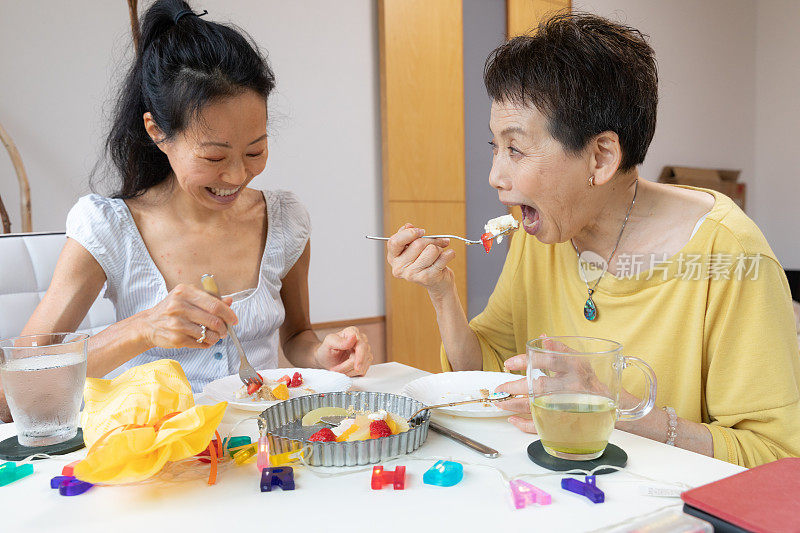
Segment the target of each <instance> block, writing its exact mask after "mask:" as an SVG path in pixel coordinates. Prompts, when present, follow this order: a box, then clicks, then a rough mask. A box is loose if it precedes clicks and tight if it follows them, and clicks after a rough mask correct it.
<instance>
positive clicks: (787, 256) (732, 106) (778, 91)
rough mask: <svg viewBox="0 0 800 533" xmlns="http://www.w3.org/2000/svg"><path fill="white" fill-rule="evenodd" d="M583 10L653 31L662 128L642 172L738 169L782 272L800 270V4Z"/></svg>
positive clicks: (715, 2) (593, 4)
mask: <svg viewBox="0 0 800 533" xmlns="http://www.w3.org/2000/svg"><path fill="white" fill-rule="evenodd" d="M575 7H576V9H584V10H587V11H592V12H595V13H598V14H601V15H604V16H609V17H612V18H615V19H617V20H622V21H624V22H627V23H628V24H631V25H633V26H635V27H637V28H639V29H641V30H642V31H643V32H645V33H648V34H649V35H650V37H651V39H652V40H651V43H652V45H653V48H654V49H655V51H656V56H657V58H658V66H659V74H660V77H661V79H660V91H661V102H660V103H659V110H658V113H659V116H658V129H657V130H656V136H655V138H654V140H653V144H652V146H651V148H650V152H649V154H648V156H647V160H646V161H645V163H644V165H643V166H642V169H641V172H642V175H643V176H644V177H646V178H648V179H656V178H657V177H658V174H659V172H660V171H661V168H662V167H663V166H664V165H667V164H672V163H676V164H682V165H687V166H708V167H720V168H738V169H741V170H742V178H741V179H742V180H743V181H745V182H746V183H747V184H748V193H747V194H748V198H747V210H748V214H749V215H750V216H751V217H752V218H753V219H754V220H755V221H756V223H757V224H758V225H759V227H761V229H762V231H763V232H764V234H765V235H766V237H767V240H768V241H769V242H770V245H771V246H772V248H773V250H774V251H775V253H776V255H777V256H778V259H779V260H780V261H781V262H782V263H783V265H784V267H785V268H789V269H800V242H798V239H797V229H798V228H800V209H798V201H799V200H800V170H798V166H797V164H796V163H795V161H794V153H795V151H796V150H794V148H793V145H794V144H795V142H796V141H795V140H796V139H797V138H798V137H800V97H798V94H799V93H798V87H800V62H799V61H798V50H800V34H799V33H798V32H797V27H798V25H800V2H797V1H796V0H758V1H755V0H703V1H702V2H698V1H695V0H669V1H662V0H584V1H577V2H575Z"/></svg>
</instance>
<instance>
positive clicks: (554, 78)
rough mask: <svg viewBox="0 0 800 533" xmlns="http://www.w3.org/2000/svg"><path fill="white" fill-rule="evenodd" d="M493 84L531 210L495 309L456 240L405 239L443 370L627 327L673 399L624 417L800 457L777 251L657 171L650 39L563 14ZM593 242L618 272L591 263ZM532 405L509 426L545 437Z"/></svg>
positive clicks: (759, 454) (742, 454)
mask: <svg viewBox="0 0 800 533" xmlns="http://www.w3.org/2000/svg"><path fill="white" fill-rule="evenodd" d="M484 81H485V84H486V88H487V90H488V92H489V95H490V97H491V98H492V106H491V119H490V124H489V125H490V129H491V135H492V139H491V141H490V143H489V144H490V145H491V147H492V152H493V163H492V169H491V172H490V174H489V183H490V184H491V185H492V187H494V188H495V189H497V191H498V195H499V199H500V201H501V202H502V203H503V204H505V205H507V206H519V207H520V208H521V210H522V216H523V220H522V230H523V231H518V232H517V233H516V234H515V235H514V237H513V239H512V242H511V248H510V251H509V253H508V256H507V258H506V262H505V266H504V267H503V271H502V273H501V275H500V278H499V280H498V282H497V286H496V287H495V290H494V292H493V294H492V296H491V298H490V299H489V303H488V305H487V307H486V309H485V310H484V311H483V312H482V313H481V314H479V315H478V316H477V317H475V318H474V319H473V320H472V321H470V322H468V321H467V319H466V316H465V314H464V310H463V308H462V306H461V303H460V302H459V299H458V295H457V292H456V289H455V284H454V274H453V272H452V270H451V269H450V268H448V267H447V264H448V262H449V261H450V260H452V258H453V256H454V251H453V250H451V249H448V248H447V246H448V244H449V242H448V241H447V240H446V239H424V238H421V237H422V236H423V235H424V230H422V229H419V228H416V227H414V226H412V225H411V224H406V225H405V226H403V227H402V228H400V230H399V231H398V232H397V233H396V234H395V235H394V236H393V237H392V238H391V239H390V241H389V243H388V245H387V250H388V251H387V259H388V262H389V264H390V265H391V267H392V272H393V274H394V275H395V276H396V277H399V278H403V279H407V280H410V281H414V282H416V283H418V284H420V285H422V286H424V287H425V288H426V289H427V290H428V293H429V295H430V298H431V301H432V303H433V306H434V308H435V310H436V315H437V320H438V324H439V331H440V333H441V336H442V341H443V346H442V366H443V368H444V369H445V370H475V369H483V370H493V371H501V370H504V369H505V370H510V371H515V372H516V371H524V370H525V359H526V356H525V355H518V354H523V353H524V352H525V345H526V342H527V341H528V340H530V339H532V338H536V337H538V336H540V335H541V334H543V333H544V334H547V335H581V336H590V337H601V338H609V339H613V340H616V341H618V342H620V343H622V344H623V345H624V346H625V351H626V353H630V354H635V355H638V356H640V357H641V358H643V359H644V360H645V361H646V362H647V363H648V364H649V365H650V366H651V367H652V368H653V369H654V370H655V373H656V375H657V377H658V397H657V401H656V405H657V406H658V407H659V408H658V409H653V410H652V411H651V412H650V413H649V414H648V415H647V416H645V417H644V418H642V419H640V420H637V421H633V422H624V423H623V422H617V427H618V428H619V429H623V430H625V431H629V432H632V433H635V434H638V435H642V436H645V437H648V438H651V439H654V440H659V441H661V442H667V441H668V440H669V441H672V442H670V443H674V444H675V445H676V446H680V447H682V448H685V449H688V450H692V451H695V452H698V453H702V454H705V455H709V456H713V457H716V458H718V459H722V460H725V461H729V462H732V463H737V464H740V465H744V466H748V467H749V466H755V465H758V464H761V463H764V462H768V461H772V460H775V459H777V458H780V457H785V456H792V455H798V454H800V356H799V355H798V348H797V340H796V337H795V334H794V327H793V320H792V308H791V298H790V295H789V287H788V284H787V282H786V278H785V275H784V272H783V269H782V268H781V266H780V264H779V263H778V260H777V259H776V258H775V254H774V253H773V252H772V250H771V249H770V247H769V245H768V244H767V241H766V240H765V238H764V236H763V235H762V233H761V231H759V229H758V227H756V225H755V224H754V223H753V221H752V220H750V219H749V218H748V217H747V216H746V215H745V214H744V213H743V212H742V211H741V210H740V209H739V208H738V207H737V206H736V205H735V204H734V203H733V202H732V201H731V200H730V199H729V198H728V197H726V196H724V195H722V194H720V193H718V192H715V191H711V190H705V189H698V188H692V187H680V186H671V185H664V184H659V183H653V182H650V181H647V180H644V179H640V176H639V173H638V170H637V165H639V164H641V163H642V162H643V161H644V158H645V155H646V153H647V149H648V146H649V145H650V141H651V140H652V138H653V134H654V132H655V125H656V108H657V102H658V76H657V70H656V62H655V57H654V53H653V50H652V48H651V47H650V46H649V44H648V43H647V41H646V39H645V37H644V36H643V35H642V34H641V33H640V32H639V31H638V30H636V29H634V28H631V27H628V26H624V25H622V24H618V23H615V22H612V21H609V20H607V19H604V18H601V17H598V16H594V15H589V14H564V15H558V16H556V17H554V18H552V19H550V20H548V21H547V22H545V23H543V24H542V25H540V27H539V28H538V29H537V32H536V33H535V34H532V35H525V36H521V37H516V38H514V39H512V40H510V41H509V42H507V43H505V44H503V45H502V46H500V47H499V48H497V49H496V50H495V51H494V52H492V54H491V55H490V57H489V59H488V61H487V64H486V70H485V76H484ZM589 252H593V254H589ZM587 255H593V256H594V257H595V258H597V256H599V258H602V259H601V260H600V261H599V263H600V264H601V265H603V266H605V267H606V268H605V269H601V270H600V271H596V272H595V275H594V276H588V275H581V274H585V273H584V272H582V269H584V268H586V267H587V265H586V263H585V262H584V261H580V260H579V257H581V258H585V257H587ZM635 378H636V376H635V375H628V374H627V373H626V374H624V377H623V387H624V389H625V391H624V392H623V393H622V395H621V396H622V398H621V400H622V402H623V403H625V404H627V403H632V402H636V401H638V399H637V398H636V395H635V394H632V393H633V392H638V391H639V390H640V389H641V383H640V382H638V381H636V380H635ZM505 390H507V391H510V392H527V387H526V385H525V383H524V380H519V381H515V382H512V383H510V384H508V385H507V386H505ZM516 407H517V410H519V411H521V412H522V411H527V413H528V415H519V416H512V417H511V418H510V419H509V421H510V422H512V423H513V424H515V425H516V426H518V427H519V428H520V429H522V430H524V431H530V432H534V431H535V427H534V424H533V422H532V420H531V419H530V416H529V413H530V411H529V409H528V408H527V401H522V402H520V403H519V404H517V406H516ZM672 413H677V417H678V418H677V421H676V420H675V418H674V417H672V416H671V414H672Z"/></svg>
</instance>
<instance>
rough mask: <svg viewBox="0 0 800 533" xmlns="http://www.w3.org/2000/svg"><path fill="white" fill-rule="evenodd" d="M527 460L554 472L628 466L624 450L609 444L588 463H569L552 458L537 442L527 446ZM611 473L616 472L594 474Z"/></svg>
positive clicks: (604, 472) (601, 471)
mask: <svg viewBox="0 0 800 533" xmlns="http://www.w3.org/2000/svg"><path fill="white" fill-rule="evenodd" d="M528 458H529V459H530V460H531V461H533V462H534V463H536V464H537V465H539V466H541V467H542V468H546V469H548V470H554V471H556V472H564V471H567V470H576V469H577V470H591V469H593V468H597V467H598V466H601V465H611V466H619V467H621V468H622V467H624V466H625V465H626V464H628V454H627V453H625V450H623V449H622V448H620V447H619V446H616V445H614V444H611V443H610V442H609V443H608V446H606V450H605V451H604V452H603V455H601V456H600V457H598V458H597V459H591V460H589V461H570V460H568V459H560V458H558V457H553V456H552V455H550V454H549V453H547V452H546V451H545V450H544V446H542V441H540V440H537V441H533V442H531V443H530V444H529V445H528ZM613 472H616V470H612V469H611V468H603V469H601V470H598V471H597V472H595V474H596V475H601V474H611V473H613Z"/></svg>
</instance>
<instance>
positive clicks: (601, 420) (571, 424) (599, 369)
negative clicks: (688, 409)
mask: <svg viewBox="0 0 800 533" xmlns="http://www.w3.org/2000/svg"><path fill="white" fill-rule="evenodd" d="M527 352H528V372H527V381H528V392H529V393H530V405H531V414H532V415H533V420H534V424H535V425H536V431H537V432H538V433H539V438H540V439H541V441H542V445H543V447H544V449H545V451H547V453H549V454H550V455H552V456H554V457H559V458H561V459H569V460H572V461H588V460H591V459H596V458H598V457H600V456H601V455H602V454H603V452H604V451H605V449H606V446H607V445H608V438H609V436H610V435H611V431H612V430H613V429H614V424H615V423H616V421H617V420H622V421H629V420H636V419H638V418H642V417H643V416H645V415H646V414H647V413H649V412H650V409H652V408H653V404H654V403H655V400H656V375H655V372H653V369H652V368H650V365H648V364H647V363H645V362H644V361H642V360H641V359H639V358H637V357H630V356H624V355H622V345H621V344H620V343H618V342H614V341H610V340H606V339H597V338H593V337H540V338H538V339H534V340H532V341H529V342H528V344H527ZM631 366H633V367H636V368H638V369H639V370H641V372H642V374H643V375H644V378H645V383H646V388H647V394H646V396H645V398H644V399H642V401H641V402H639V405H636V406H635V407H633V408H632V409H620V407H619V394H620V390H621V381H622V371H623V370H624V369H626V368H628V367H631Z"/></svg>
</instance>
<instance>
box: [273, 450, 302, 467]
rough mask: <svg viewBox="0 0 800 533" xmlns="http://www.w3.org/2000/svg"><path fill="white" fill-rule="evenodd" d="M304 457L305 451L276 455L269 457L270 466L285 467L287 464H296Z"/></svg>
mask: <svg viewBox="0 0 800 533" xmlns="http://www.w3.org/2000/svg"><path fill="white" fill-rule="evenodd" d="M301 457H303V450H295V451H293V452H284V453H276V454H275V455H270V456H269V464H270V465H272V466H283V465H286V464H290V463H294V462H295V461H297V460H299V459H300V458H301Z"/></svg>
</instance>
